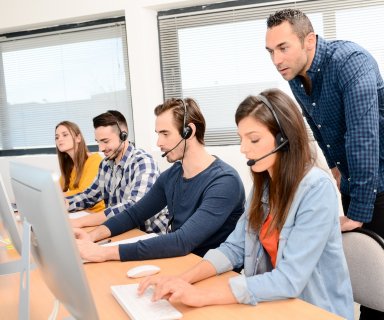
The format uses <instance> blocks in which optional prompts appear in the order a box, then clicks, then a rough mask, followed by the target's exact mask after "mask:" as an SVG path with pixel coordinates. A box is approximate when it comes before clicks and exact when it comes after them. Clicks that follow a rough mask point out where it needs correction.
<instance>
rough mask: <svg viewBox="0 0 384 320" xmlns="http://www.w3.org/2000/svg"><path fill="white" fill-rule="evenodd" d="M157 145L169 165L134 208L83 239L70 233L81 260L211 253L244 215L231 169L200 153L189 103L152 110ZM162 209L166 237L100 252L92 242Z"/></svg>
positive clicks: (199, 120)
mask: <svg viewBox="0 0 384 320" xmlns="http://www.w3.org/2000/svg"><path fill="white" fill-rule="evenodd" d="M155 115H156V132H157V134H158V141H157V145H158V146H159V147H160V149H161V151H162V152H164V154H163V156H166V157H167V160H168V161H169V162H171V163H174V164H173V165H172V167H170V168H169V169H168V170H166V171H165V172H163V173H162V174H161V175H160V177H159V178H158V179H157V180H156V182H155V184H154V185H153V187H152V188H151V190H150V191H149V192H148V193H147V194H146V195H145V196H144V197H143V198H142V199H141V200H140V201H139V202H137V203H136V204H135V205H134V206H132V207H127V209H126V210H125V211H124V212H121V213H120V214H117V215H116V216H114V217H112V218H110V219H108V220H107V221H106V222H105V223H104V224H103V225H101V226H99V227H97V228H96V229H94V230H92V231H90V232H89V233H86V232H85V231H83V230H76V231H75V234H76V237H77V238H78V246H79V250H80V254H81V257H82V258H83V259H86V260H88V261H93V262H103V261H107V260H121V261H127V260H145V259H156V258H167V257H176V256H182V255H186V254H188V253H191V252H192V253H195V254H197V255H200V256H203V255H204V254H205V253H206V252H207V251H208V250H209V249H212V248H216V247H217V246H218V245H219V244H220V243H221V242H223V241H224V240H225V239H226V238H227V236H228V235H229V234H230V233H231V232H232V230H233V229H234V228H235V225H236V223H237V220H238V219H239V217H240V216H241V214H242V213H243V211H244V201H245V194H244V187H243V184H242V182H241V179H240V177H239V175H238V173H237V172H236V170H235V169H233V168H232V167H231V166H229V165H228V164H226V163H225V162H223V161H222V160H220V159H218V158H217V157H215V156H212V155H210V154H209V153H208V152H207V151H206V149H205V147H204V133H205V119H204V117H203V115H202V113H201V111H200V109H199V107H198V105H197V103H196V102H195V101H194V100H193V99H185V100H181V99H170V100H167V101H166V102H165V103H164V104H162V105H159V106H157V107H156V109H155ZM165 206H168V211H169V224H168V227H167V229H168V232H167V234H163V235H160V236H158V237H154V238H150V239H147V240H144V241H139V242H137V243H131V244H122V245H119V246H111V247H102V246H99V245H97V244H95V243H94V242H95V241H98V240H101V239H104V238H107V237H111V236H115V235H118V234H121V233H123V232H126V231H128V230H131V229H134V228H138V227H140V226H141V225H142V224H143V222H144V221H145V220H147V219H148V218H150V217H152V216H153V215H155V214H156V213H157V212H159V211H161V210H162V209H163V208H164V207H165Z"/></svg>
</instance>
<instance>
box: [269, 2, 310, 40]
mask: <svg viewBox="0 0 384 320" xmlns="http://www.w3.org/2000/svg"><path fill="white" fill-rule="evenodd" d="M285 21H287V22H289V24H290V25H291V26H292V29H293V32H294V33H296V34H297V36H298V37H299V39H300V41H301V42H302V43H303V42H304V39H305V37H306V36H307V35H308V34H309V33H311V32H314V30H313V26H312V23H311V21H310V20H309V19H308V17H307V16H306V15H305V13H304V12H302V11H300V10H298V9H284V10H280V11H276V12H275V13H273V14H271V15H270V16H269V17H268V19H267V27H268V29H271V28H273V27H276V26H279V25H280V24H282V23H283V22H285Z"/></svg>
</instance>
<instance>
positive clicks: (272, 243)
mask: <svg viewBox="0 0 384 320" xmlns="http://www.w3.org/2000/svg"><path fill="white" fill-rule="evenodd" d="M271 221H272V216H271V215H270V214H268V216H267V219H265V221H264V224H263V225H262V226H261V230H260V236H259V238H260V242H261V244H262V245H263V247H264V249H265V250H266V251H267V252H268V254H269V256H270V257H271V262H272V265H273V267H274V268H275V266H276V257H277V247H278V245H279V236H280V234H279V232H278V231H277V230H276V229H274V230H271V232H269V233H268V234H267V230H268V227H269V225H270V224H271Z"/></svg>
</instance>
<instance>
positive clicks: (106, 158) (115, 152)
mask: <svg viewBox="0 0 384 320" xmlns="http://www.w3.org/2000/svg"><path fill="white" fill-rule="evenodd" d="M123 143H124V141H123V140H121V141H120V144H119V146H118V147H117V148H116V149H115V151H113V152H112V154H111V155H110V156H108V157H105V158H104V160H109V159H111V158H112V157H113V156H115V155H116V154H117V153H119V152H120V151H121V149H120V148H121V145H122V144H123Z"/></svg>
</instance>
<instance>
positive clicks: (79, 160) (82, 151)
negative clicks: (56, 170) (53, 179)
mask: <svg viewBox="0 0 384 320" xmlns="http://www.w3.org/2000/svg"><path fill="white" fill-rule="evenodd" d="M59 126H64V127H66V128H67V129H68V131H69V133H70V134H71V137H72V140H73V146H74V149H75V152H74V157H73V158H74V159H73V160H72V158H71V157H70V156H69V154H68V153H66V152H61V151H60V150H59V149H58V148H57V146H56V152H57V157H58V158H59V165H60V171H61V176H62V177H63V185H62V188H63V191H64V192H65V191H67V190H68V188H69V180H70V177H71V172H72V169H73V168H75V170H76V177H75V181H74V184H73V186H74V187H75V188H78V187H79V181H80V178H81V175H82V174H83V169H84V164H85V161H86V160H87V159H88V152H89V151H88V148H87V145H86V144H85V141H84V137H83V135H82V133H81V131H80V128H79V127H78V125H77V124H76V123H73V122H71V121H62V122H60V123H59V124H57V125H56V127H55V132H56V130H57V128H58V127H59ZM79 135H80V137H81V141H80V143H79V144H77V143H76V141H75V138H76V137H78V136H79Z"/></svg>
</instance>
